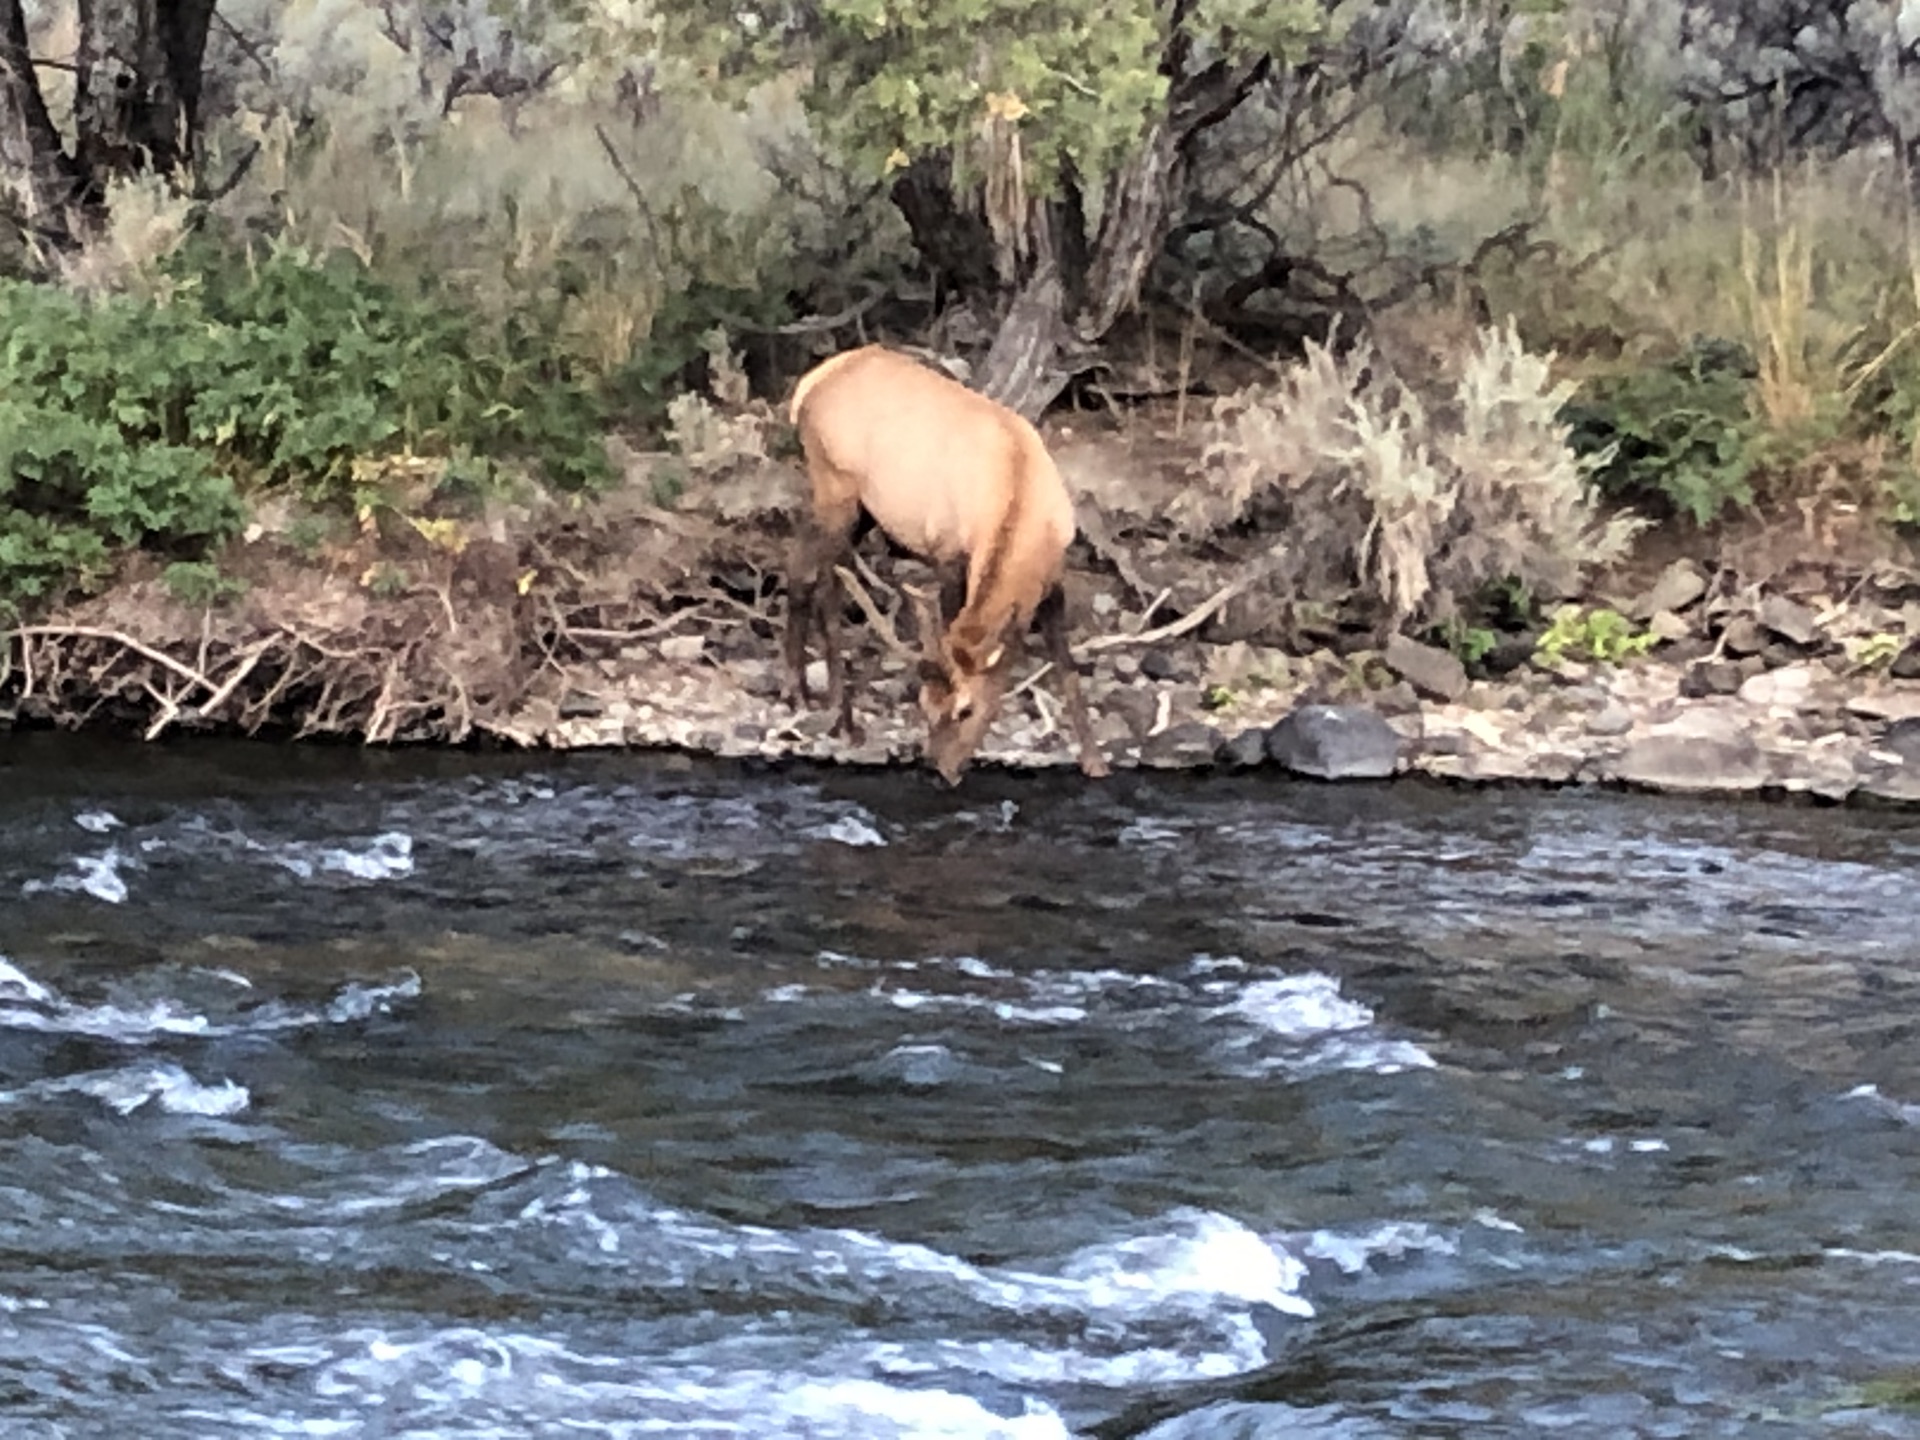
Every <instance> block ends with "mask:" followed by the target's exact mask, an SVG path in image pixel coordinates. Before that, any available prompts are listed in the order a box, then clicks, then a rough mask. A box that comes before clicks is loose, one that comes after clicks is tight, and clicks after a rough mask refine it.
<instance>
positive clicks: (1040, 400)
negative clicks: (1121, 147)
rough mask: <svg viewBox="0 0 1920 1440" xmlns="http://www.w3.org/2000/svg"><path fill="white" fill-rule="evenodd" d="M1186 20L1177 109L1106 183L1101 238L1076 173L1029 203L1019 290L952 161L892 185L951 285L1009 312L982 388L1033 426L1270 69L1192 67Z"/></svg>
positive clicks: (1179, 45) (1142, 269)
mask: <svg viewBox="0 0 1920 1440" xmlns="http://www.w3.org/2000/svg"><path fill="white" fill-rule="evenodd" d="M1184 14H1185V10H1184V6H1183V5H1180V6H1176V14H1175V21H1176V24H1175V28H1174V31H1173V34H1172V38H1171V39H1170V40H1169V42H1168V47H1167V51H1166V54H1165V56H1164V57H1163V60H1162V69H1163V70H1164V71H1165V73H1166V74H1167V75H1168V77H1169V82H1170V93H1169V95H1168V102H1167V112H1166V114H1165V115H1164V116H1162V117H1161V118H1160V119H1159V120H1158V121H1156V122H1155V123H1154V125H1153V126H1152V127H1151V129H1150V130H1149V131H1148V133H1147V134H1146V136H1145V137H1143V139H1142V141H1141V143H1140V146H1139V148H1138V149H1137V150H1136V151H1135V153H1134V155H1133V157H1132V159H1131V160H1130V161H1129V162H1128V163H1127V164H1126V165H1125V166H1124V167H1122V168H1121V169H1120V170H1118V171H1116V172H1115V173H1114V174H1112V175H1110V176H1108V177H1107V181H1106V189H1105V193H1104V195H1103V196H1102V199H1103V204H1102V205H1101V207H1100V224H1099V230H1098V233H1097V234H1096V235H1094V236H1092V237H1088V235H1087V234H1086V219H1085V215H1086V210H1085V205H1084V203H1083V199H1082V193H1081V190H1080V188H1079V177H1077V176H1074V175H1072V174H1069V175H1068V176H1066V177H1065V178H1064V180H1063V183H1062V187H1061V194H1060V197H1059V198H1058V199H1055V200H1051V201H1047V202H1036V203H1035V204H1034V205H1033V206H1032V207H1031V210H1030V213H1029V218H1028V222H1027V239H1028V244H1027V247H1026V249H1027V253H1028V256H1029V259H1028V261H1027V263H1026V264H1025V265H1024V266H1023V267H1022V273H1021V274H1019V275H1018V276H1016V277H1014V283H1013V284H1011V285H1008V284H1007V283H1006V282H1005V280H1004V278H1003V277H1001V276H1000V275H999V274H998V273H997V271H996V267H995V265H994V263H993V256H994V244H993V236H992V232H991V230H990V229H989V227H988V225H987V222H986V219H985V217H984V216H983V215H982V214H981V213H980V210H979V208H978V206H977V205H976V204H974V203H972V199H971V197H967V196H962V195H959V194H957V193H955V191H954V189H953V183H952V177H951V169H950V162H949V159H948V157H946V156H925V157H922V158H921V159H920V160H916V161H915V162H914V163H913V164H912V165H911V166H909V167H908V170H907V172H906V173H905V174H903V175H902V176H901V177H900V179H899V180H897V181H896V182H895V183H894V187H893V199H894V203H895V204H896V205H897V206H899V208H900V212H901V214H902V216H903V217H904V218H905V220H906V222H907V227H908V229H909V231H910V232H911V233H912V235H913V238H914V246H915V248H916V249H917V250H918V251H919V252H920V256H921V258H922V259H923V260H925V261H926V263H927V265H928V267H929V268H930V269H931V270H932V271H933V273H934V276H935V278H936V279H937V280H938V281H939V282H940V284H941V285H942V286H943V288H946V289H948V290H951V291H954V292H957V293H960V294H964V295H969V296H986V297H991V298H992V300H993V303H994V305H995V308H996V309H998V310H999V311H1000V314H1001V320H1000V324H999V329H998V330H997V331H996V333H995V336H994V341H993V344H992V346H991V347H990V348H989V349H988V352H987V355H986V358H985V360H984V361H982V362H981V365H980V368H979V372H978V373H977V375H976V377H975V382H974V383H975V385H976V386H977V387H978V388H979V389H980V390H982V391H983V392H984V393H986V394H988V395H991V396H992V397H993V398H994V399H996V400H999V401H1000V402H1001V403H1002V404H1004V405H1007V406H1008V407H1010V408H1011V409H1013V410H1016V411H1018V412H1019V413H1020V414H1022V415H1025V416H1026V417H1027V418H1029V419H1034V418H1037V417H1038V416H1039V414H1040V412H1041V411H1043V410H1045V409H1046V407H1047V406H1048V405H1049V404H1051V403H1052V402H1053V400H1054V399H1055V398H1056V397H1057V396H1058V395H1059V394H1060V392H1061V391H1062V390H1063V389H1064V388H1066V386H1067V384H1068V382H1069V381H1071V380H1072V378H1073V376H1074V375H1075V374H1076V373H1077V372H1078V370H1079V369H1080V368H1081V364H1082V361H1083V359H1084V357H1085V353H1086V351H1087V349H1088V348H1089V347H1091V346H1093V345H1096V344H1098V342H1099V341H1100V340H1101V339H1102V338H1104V337H1105V335H1106V334H1107V332H1108V331H1109V330H1111V329H1112V328H1113V325H1114V322H1115V321H1117V320H1118V319H1119V318H1120V316H1121V315H1122V314H1123V313H1124V312H1125V311H1126V310H1127V308H1128V307H1129V306H1131V305H1133V304H1134V302H1135V301H1136V300H1138V299H1139V296H1140V288H1141V285H1142V283H1143V282H1144V281H1145V279H1146V276H1147V272H1148V270H1149V269H1150V268H1151V266H1152V264H1153V262H1154V260H1155V258H1156V257H1157V256H1158V255H1159V254H1160V251H1161V248H1162V246H1163V245H1164V244H1165V243H1166V237H1167V232H1168V230H1169V228H1170V227H1171V225H1172V223H1173V218H1174V215H1173V211H1174V206H1175V204H1176V203H1177V201H1178V197H1179V194H1180V190H1181V184H1182V179H1183V176H1184V173H1185V167H1186V163H1187V157H1188V155H1189V153H1190V150H1191V146H1192V144H1193V141H1194V139H1195V138H1196V137H1197V136H1198V135H1200V134H1201V133H1202V132H1203V131H1205V130H1208V129H1210V128H1212V127H1213V126H1214V125H1217V124H1219V123H1220V122H1221V121H1222V120H1224V119H1226V118H1227V116H1229V115H1231V114H1232V113H1233V111H1234V110H1235V109H1236V108H1237V107H1238V106H1239V105H1240V103H1241V102H1242V101H1243V100H1245V99H1246V98H1247V96H1249V95H1250V94H1252V93H1253V91H1254V89H1255V87H1256V86H1258V85H1259V84H1261V83H1262V82H1263V81H1264V80H1265V79H1266V77H1267V75H1268V73H1269V71H1270V69H1271V65H1272V62H1271V60H1269V59H1267V58H1265V57H1262V58H1260V59H1258V60H1255V61H1251V62H1248V63H1245V64H1240V65H1231V64H1229V63H1227V62H1225V61H1215V62H1213V63H1211V64H1209V65H1207V66H1205V67H1203V68H1202V69H1199V70H1195V71H1190V70H1188V69H1187V68H1186V67H1187V63H1188V60H1189V58H1190V55H1191V49H1192V45H1191V36H1190V35H1188V34H1187V33H1186V31H1185V30H1184V29H1182V28H1180V25H1179V21H1180V20H1181V19H1182V17H1183V16H1184Z"/></svg>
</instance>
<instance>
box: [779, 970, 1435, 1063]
mask: <svg viewBox="0 0 1920 1440" xmlns="http://www.w3.org/2000/svg"><path fill="white" fill-rule="evenodd" d="M818 963H819V965H820V966H821V967H822V968H823V969H828V970H846V969H855V970H865V971H870V972H872V973H873V975H874V979H873V981H872V983H871V984H870V985H869V986H868V987H867V991H866V993H867V994H868V995H869V996H871V997H872V998H874V999H876V1000H879V1001H883V1002H884V1003H886V1004H888V1005H891V1006H893V1007H894V1008H895V1009H898V1010H904V1011H908V1012H919V1011H926V1012H936V1013H961V1014H965V1013H974V1014H978V1015H980V1016H983V1017H987V1018H990V1019H992V1020H994V1021H997V1022H999V1023H1000V1024H1003V1025H1010V1026H1019V1027H1035V1028H1039V1029H1061V1028H1065V1027H1070V1026H1078V1025H1081V1024H1084V1023H1086V1022H1089V1021H1095V1020H1099V1021H1104V1022H1109V1023H1117V1024H1122V1025H1124V1026H1125V1027H1126V1028H1127V1029H1129V1030H1135V1031H1137V1030H1141V1029H1143V1028H1150V1027H1151V1028H1168V1029H1175V1030H1178V1029H1186V1030H1188V1031H1189V1032H1190V1033H1191V1034H1192V1035H1193V1036H1194V1038H1195V1039H1196V1041H1197V1042H1198V1043H1200V1044H1201V1045H1203V1046H1204V1047H1205V1048H1207V1049H1208V1050H1210V1051H1211V1052H1212V1054H1213V1056H1214V1058H1215V1060H1216V1062H1217V1063H1218V1064H1220V1065H1221V1067H1222V1068H1224V1069H1226V1070H1228V1071H1229V1072H1230V1073H1234V1074H1241V1075H1248V1076H1266V1075H1277V1076H1282V1077H1287V1078H1304V1077H1307V1076H1311V1075H1315V1074H1321V1073H1326V1072H1329V1071H1338V1070H1354V1071H1366V1072H1370V1073H1373V1074H1378V1075H1394V1074H1398V1073H1401V1072H1403V1071H1407V1070H1425V1069H1432V1068H1434V1066H1435V1064H1436V1062H1435V1060H1434V1058H1433V1056H1432V1055H1430V1054H1428V1053H1427V1051H1426V1050H1424V1049H1423V1048H1421V1047H1420V1046H1419V1045H1417V1044H1415V1043H1414V1042H1412V1041H1411V1040H1406V1039H1402V1038H1399V1037H1396V1036H1393V1035H1389V1034H1386V1033H1383V1031H1382V1029H1381V1027H1380V1025H1379V1024H1378V1022H1377V1020H1376V1018H1375V1016H1374V1013H1373V1011H1372V1010H1371V1009H1370V1008H1368V1007H1367V1006H1366V1005H1363V1004H1361V1003H1360V1002H1359V1001H1357V1000H1354V999H1352V998H1350V997H1348V996H1346V995H1343V994H1342V993H1341V989H1340V982H1339V980H1337V979H1335V978H1334V977H1333V976H1331V975H1325V974H1322V973H1320V972H1318V971H1308V972H1306V973H1304V974H1291V975H1289V974H1281V973H1279V972H1276V971H1274V970H1272V969H1270V968H1266V967H1260V966H1255V965H1251V964H1249V963H1248V962H1247V961H1245V960H1243V959H1241V958H1240V957H1238V956H1232V955H1228V956H1214V955H1205V954H1202V955H1196V956H1194V957H1193V959H1192V960H1191V961H1190V962H1189V963H1188V964H1187V966H1186V967H1185V969H1184V970H1183V971H1180V972H1176V973H1173V974H1170V975H1153V974H1134V973H1130V972H1127V971H1123V970H1117V969H1101V970H1034V971H1029V972H1026V973H1020V972H1016V971H1014V970H1011V969H1007V968H1005V967H1002V966H997V965H994V964H992V963H991V962H989V961H986V960H983V959H980V958H979V957H977V956H972V955H962V956H954V957H944V956H943V957H934V958H931V959H927V960H891V961H876V960H868V959H862V958H860V957H857V956H851V955H844V954H841V953H839V952H836V951H821V952H820V954H819V957H818ZM834 990H835V992H836V993H844V990H843V987H839V986H836V987H834ZM812 993H814V991H813V989H812V987H810V986H807V985H805V984H802V983H798V982H789V983H787V984H784V985H780V986H777V987H774V988H771V989H769V990H767V991H765V992H764V993H763V994H762V996H761V998H762V999H763V1000H765V1001H768V1002H772V1003H780V1004H791V1003H795V1002H798V1001H801V1000H804V999H805V998H806V997H807V996H809V995H810V994H812Z"/></svg>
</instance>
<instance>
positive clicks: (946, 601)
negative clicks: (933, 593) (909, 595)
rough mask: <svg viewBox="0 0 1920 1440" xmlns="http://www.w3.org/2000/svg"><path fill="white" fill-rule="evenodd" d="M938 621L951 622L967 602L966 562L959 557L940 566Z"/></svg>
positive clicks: (947, 623)
mask: <svg viewBox="0 0 1920 1440" xmlns="http://www.w3.org/2000/svg"><path fill="white" fill-rule="evenodd" d="M939 573H940V623H941V624H942V625H951V624H953V617H954V616H956V615H958V614H959V613H960V612H961V611H962V610H963V609H965V608H966V604H967V562H966V560H965V559H964V558H963V559H960V560H956V561H955V562H953V563H952V564H951V565H942V566H941V567H940V572H939Z"/></svg>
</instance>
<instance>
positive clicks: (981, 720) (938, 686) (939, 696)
mask: <svg viewBox="0 0 1920 1440" xmlns="http://www.w3.org/2000/svg"><path fill="white" fill-rule="evenodd" d="M909 594H910V595H911V597H912V599H913V602H914V607H915V608H916V609H917V610H918V611H919V612H920V635H921V650H922V656H921V660H920V713H921V714H922V715H924V716H925V717H926V721H927V751H926V753H927V761H928V763H929V764H931V765H932V766H933V768H934V769H936V770H938V771H939V772H940V774H941V776H942V777H943V778H944V779H945V780H946V782H947V783H948V784H949V785H957V784H959V783H960V772H961V771H963V770H964V769H966V767H967V762H968V761H969V760H971V759H972V758H973V752H974V751H975V750H977V749H979V748H980V742H981V741H982V740H983V739H985V738H986V734H987V728H988V727H989V726H990V725H992V724H993V717H994V716H995V715H996V714H997V713H998V712H999V709H1000V698H1001V695H1002V694H1003V693H1004V691H1005V688H1006V687H1005V682H1004V681H1003V679H1002V677H1001V673H1000V661H1001V659H1002V658H1003V655H1004V651H1005V647H1004V646H1003V645H1002V644H1001V643H1000V641H999V640H998V639H997V638H990V637H980V636H975V635H972V634H970V633H968V631H967V630H966V629H965V628H964V627H963V626H959V625H956V626H955V627H954V630H953V631H952V632H948V631H947V630H946V629H945V627H943V626H942V625H941V623H940V617H939V615H938V614H937V613H936V611H935V609H934V605H933V602H932V601H931V600H930V599H929V598H928V597H927V596H926V595H924V594H922V593H920V592H918V591H909Z"/></svg>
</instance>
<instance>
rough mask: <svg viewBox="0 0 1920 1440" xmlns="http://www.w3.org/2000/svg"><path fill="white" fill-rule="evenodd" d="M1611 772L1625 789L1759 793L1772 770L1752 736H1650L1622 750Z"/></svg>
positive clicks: (1683, 792)
mask: <svg viewBox="0 0 1920 1440" xmlns="http://www.w3.org/2000/svg"><path fill="white" fill-rule="evenodd" d="M1612 774H1613V777H1614V778H1615V779H1618V780H1623V781H1625V782H1626V783H1627V784H1629V785H1640V786H1644V787H1646V788H1647V789H1649V790H1670V791H1675V792H1678V793H1682V794H1688V793H1699V792H1702V791H1714V790H1754V789H1758V788H1759V787H1760V786H1762V785H1764V784H1766V783H1767V782H1768V781H1769V780H1770V779H1772V767H1771V766H1769V765H1768V763H1767V757H1766V756H1765V755H1764V754H1763V753H1761V750H1760V747H1759V746H1758V745H1756V744H1755V743H1754V742H1753V740H1752V738H1751V737H1750V736H1745V735H1742V736H1738V737H1734V738H1726V737H1722V736H1716V735H1649V736H1646V737H1644V738H1643V739H1639V740H1635V741H1634V742H1633V743H1632V744H1630V745H1628V746H1627V748H1626V749H1625V750H1624V751H1622V752H1621V754H1620V757H1619V759H1617V760H1616V761H1614V762H1613V766H1612Z"/></svg>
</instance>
